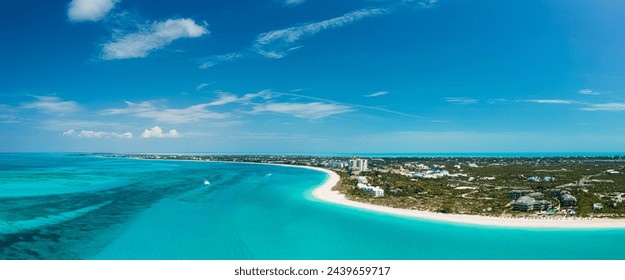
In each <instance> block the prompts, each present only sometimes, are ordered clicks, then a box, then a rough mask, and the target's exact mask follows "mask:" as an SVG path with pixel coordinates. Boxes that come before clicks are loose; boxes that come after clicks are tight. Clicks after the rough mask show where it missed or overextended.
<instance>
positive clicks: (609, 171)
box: [605, 169, 621, 175]
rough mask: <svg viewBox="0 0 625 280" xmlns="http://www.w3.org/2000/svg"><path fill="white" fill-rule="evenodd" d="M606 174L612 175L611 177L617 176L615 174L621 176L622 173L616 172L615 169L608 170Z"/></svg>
mask: <svg viewBox="0 0 625 280" xmlns="http://www.w3.org/2000/svg"><path fill="white" fill-rule="evenodd" d="M605 173H607V174H611V175H615V174H620V173H621V172H618V171H616V170H614V169H608V170H606V171H605Z"/></svg>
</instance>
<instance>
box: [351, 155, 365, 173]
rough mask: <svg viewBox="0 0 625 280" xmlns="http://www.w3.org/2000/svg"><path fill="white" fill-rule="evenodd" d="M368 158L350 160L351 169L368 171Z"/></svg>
mask: <svg viewBox="0 0 625 280" xmlns="http://www.w3.org/2000/svg"><path fill="white" fill-rule="evenodd" d="M367 163H368V160H367V159H361V158H354V159H350V160H349V162H348V164H349V165H348V166H349V169H350V170H351V171H367Z"/></svg>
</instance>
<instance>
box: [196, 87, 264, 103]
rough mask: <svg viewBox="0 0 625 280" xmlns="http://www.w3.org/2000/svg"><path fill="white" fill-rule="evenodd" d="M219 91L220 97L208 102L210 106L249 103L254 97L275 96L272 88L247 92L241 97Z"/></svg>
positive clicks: (262, 98)
mask: <svg viewBox="0 0 625 280" xmlns="http://www.w3.org/2000/svg"><path fill="white" fill-rule="evenodd" d="M218 93H219V98H217V99H216V100H214V101H211V102H209V103H206V104H207V105H208V106H221V105H226V104H230V103H241V104H249V103H250V102H251V101H252V100H254V99H261V100H269V99H272V98H273V97H274V94H272V92H271V90H262V91H259V92H257V93H246V94H244V95H242V96H240V97H239V96H237V95H236V94H232V93H229V92H223V91H218Z"/></svg>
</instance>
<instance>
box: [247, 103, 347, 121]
mask: <svg viewBox="0 0 625 280" xmlns="http://www.w3.org/2000/svg"><path fill="white" fill-rule="evenodd" d="M351 111H353V110H352V108H350V107H348V106H345V105H341V104H331V103H322V102H311V103H289V102H284V103H267V104H262V105H257V106H255V107H254V109H253V112H255V113H257V112H274V113H282V114H288V115H292V116H294V117H298V118H305V119H321V118H325V117H328V116H331V115H336V114H341V113H346V112H351Z"/></svg>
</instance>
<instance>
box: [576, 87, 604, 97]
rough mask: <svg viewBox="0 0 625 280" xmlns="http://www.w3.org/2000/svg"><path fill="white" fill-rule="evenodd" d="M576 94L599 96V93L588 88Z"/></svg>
mask: <svg viewBox="0 0 625 280" xmlns="http://www.w3.org/2000/svg"><path fill="white" fill-rule="evenodd" d="M577 93H579V94H583V95H601V93H600V92H598V91H595V90H592V89H589V88H583V89H580V90H579V91H578V92H577Z"/></svg>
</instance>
